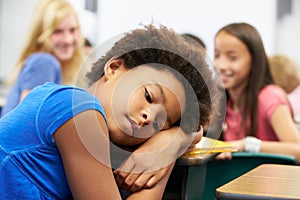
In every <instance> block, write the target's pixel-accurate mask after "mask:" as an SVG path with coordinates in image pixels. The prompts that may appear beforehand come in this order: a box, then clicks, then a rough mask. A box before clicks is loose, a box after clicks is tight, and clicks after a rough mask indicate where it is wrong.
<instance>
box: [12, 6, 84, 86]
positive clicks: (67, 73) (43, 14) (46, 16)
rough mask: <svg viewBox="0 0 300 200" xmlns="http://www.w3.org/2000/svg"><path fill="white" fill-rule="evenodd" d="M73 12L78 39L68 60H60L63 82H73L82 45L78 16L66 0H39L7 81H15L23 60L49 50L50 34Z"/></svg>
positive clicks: (79, 62) (81, 58)
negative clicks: (26, 36) (18, 55)
mask: <svg viewBox="0 0 300 200" xmlns="http://www.w3.org/2000/svg"><path fill="white" fill-rule="evenodd" d="M69 14H73V15H74V16H75V18H76V20H77V24H78V31H79V35H80V39H79V41H78V42H77V47H76V49H75V52H74V55H73V57H72V58H71V59H70V60H69V61H64V62H61V66H62V79H63V83H66V84H73V83H74V80H75V78H76V75H77V71H78V69H79V67H80V64H81V63H82V61H83V54H82V45H83V37H82V35H81V29H80V25H79V20H78V16H77V14H76V11H75V10H74V8H73V6H72V5H71V4H70V3H69V2H68V1H67V0H41V1H40V2H39V3H38V4H37V6H36V8H35V11H34V13H33V16H32V19H31V22H30V24H31V27H30V29H29V32H28V38H27V40H26V41H25V45H24V48H23V49H22V51H21V55H20V58H19V60H18V61H17V65H16V67H15V69H14V71H13V72H12V75H11V76H10V79H9V80H8V82H9V83H12V82H14V81H15V79H16V77H17V75H18V74H19V72H20V71H21V69H22V68H23V66H24V62H25V60H26V59H27V58H28V56H30V55H31V54H32V53H35V52H49V53H50V52H51V51H52V44H51V41H50V36H51V34H52V33H53V32H54V30H55V29H56V27H57V26H58V25H59V24H60V23H61V21H62V20H63V19H64V18H65V17H66V16H68V15H69Z"/></svg>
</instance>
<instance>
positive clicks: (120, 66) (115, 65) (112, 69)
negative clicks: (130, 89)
mask: <svg viewBox="0 0 300 200" xmlns="http://www.w3.org/2000/svg"><path fill="white" fill-rule="evenodd" d="M124 70H126V67H125V66H124V60H123V59H115V58H111V59H110V60H109V61H107V63H106V64H105V66H104V78H105V80H109V79H110V78H111V77H112V76H114V75H115V74H116V73H117V72H119V71H124Z"/></svg>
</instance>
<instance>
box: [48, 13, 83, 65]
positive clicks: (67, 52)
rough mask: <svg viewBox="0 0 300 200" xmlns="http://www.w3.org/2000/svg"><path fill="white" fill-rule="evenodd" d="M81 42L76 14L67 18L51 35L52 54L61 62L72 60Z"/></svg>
mask: <svg viewBox="0 0 300 200" xmlns="http://www.w3.org/2000/svg"><path fill="white" fill-rule="evenodd" d="M78 40H79V30H78V24H77V20H76V17H75V16H74V14H70V15H68V16H66V17H65V18H64V19H63V20H62V21H61V23H60V24H59V25H58V26H57V27H56V29H55V30H54V32H53V33H52V34H51V42H52V45H53V49H52V53H53V54H54V55H55V56H56V57H57V58H58V59H59V60H60V61H68V60H70V59H72V57H73V54H74V52H75V49H76V45H77V42H78Z"/></svg>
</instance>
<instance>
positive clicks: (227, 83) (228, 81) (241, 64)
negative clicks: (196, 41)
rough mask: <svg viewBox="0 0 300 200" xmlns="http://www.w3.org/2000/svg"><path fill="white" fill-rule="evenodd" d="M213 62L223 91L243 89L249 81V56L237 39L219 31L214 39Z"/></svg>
mask: <svg viewBox="0 0 300 200" xmlns="http://www.w3.org/2000/svg"><path fill="white" fill-rule="evenodd" d="M214 46H215V55H214V62H215V66H216V69H217V71H218V72H219V74H220V76H221V78H222V80H223V83H224V87H225V89H229V90H236V89H238V88H241V89H243V88H244V87H245V86H246V85H247V83H248V81H249V73H250V69H251V54H250V52H249V51H248V48H247V46H246V45H245V44H244V43H243V42H242V41H241V40H239V39H238V38H237V37H235V36H233V35H231V34H229V33H227V32H225V31H221V32H220V33H219V34H218V35H216V38H215V43H214Z"/></svg>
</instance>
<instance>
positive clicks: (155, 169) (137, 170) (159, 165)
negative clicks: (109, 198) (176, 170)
mask: <svg viewBox="0 0 300 200" xmlns="http://www.w3.org/2000/svg"><path fill="white" fill-rule="evenodd" d="M201 133H202V132H199V133H197V134H185V133H184V132H183V131H182V130H181V129H180V128H179V127H172V128H170V129H168V130H164V131H161V132H159V133H158V134H156V135H155V136H153V137H152V138H150V139H149V140H148V141H146V142H145V143H144V144H143V145H141V146H140V147H139V148H138V149H137V150H136V151H134V152H133V153H132V154H131V155H130V156H129V158H128V159H127V160H126V161H125V162H124V163H122V165H121V166H120V167H119V168H118V169H116V170H115V171H114V174H115V179H116V182H117V184H118V186H119V187H121V188H123V189H127V190H129V191H131V192H135V191H138V190H140V189H143V188H152V187H153V186H154V185H155V184H156V183H158V182H159V181H160V180H161V179H162V177H164V176H165V175H166V174H167V172H169V170H170V168H172V167H173V165H174V163H175V161H176V159H177V158H178V157H179V156H180V155H181V154H182V153H183V152H185V150H186V149H187V147H188V146H189V145H190V144H191V143H192V142H193V141H198V140H200V139H201V137H202V134H201ZM195 136H197V138H198V139H195Z"/></svg>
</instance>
